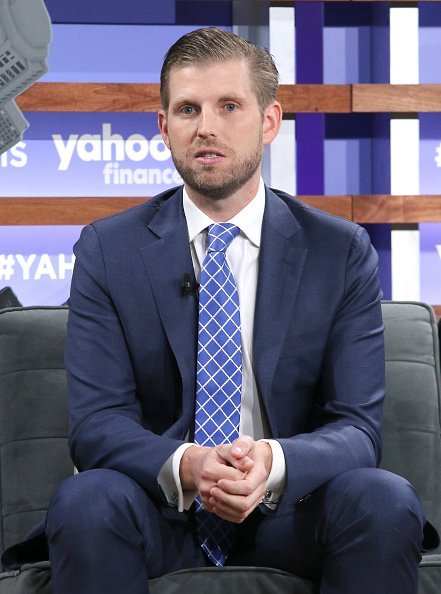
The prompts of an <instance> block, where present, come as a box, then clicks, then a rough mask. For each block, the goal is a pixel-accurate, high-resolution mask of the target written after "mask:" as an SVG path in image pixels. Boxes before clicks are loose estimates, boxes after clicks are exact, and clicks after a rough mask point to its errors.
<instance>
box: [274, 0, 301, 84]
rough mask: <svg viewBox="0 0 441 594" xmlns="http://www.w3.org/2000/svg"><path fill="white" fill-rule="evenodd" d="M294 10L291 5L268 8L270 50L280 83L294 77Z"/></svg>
mask: <svg viewBox="0 0 441 594" xmlns="http://www.w3.org/2000/svg"><path fill="white" fill-rule="evenodd" d="M295 31H296V30H295V10H294V8H293V7H288V6H287V7H283V6H282V7H280V6H272V7H271V8H270V31H269V38H270V52H271V53H272V55H273V56H274V59H275V61H276V66H277V69H278V71H279V74H280V83H281V84H286V85H289V84H292V83H295V82H296V79H295Z"/></svg>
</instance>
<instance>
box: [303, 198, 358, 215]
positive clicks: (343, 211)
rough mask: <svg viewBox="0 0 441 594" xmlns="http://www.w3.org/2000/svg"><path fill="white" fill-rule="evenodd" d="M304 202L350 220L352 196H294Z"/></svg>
mask: <svg viewBox="0 0 441 594" xmlns="http://www.w3.org/2000/svg"><path fill="white" fill-rule="evenodd" d="M296 198H298V199H299V200H301V201H302V202H303V203H304V204H307V205H308V206H313V207H314V208H319V209H320V210H324V211H326V212H329V213H330V214H333V215H337V216H339V217H343V218H345V219H349V220H352V216H353V214H352V201H353V199H352V196H296Z"/></svg>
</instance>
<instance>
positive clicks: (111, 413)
mask: <svg viewBox="0 0 441 594" xmlns="http://www.w3.org/2000/svg"><path fill="white" fill-rule="evenodd" d="M74 251H75V255H76V263H75V269H74V274H73V279H72V287H71V296H70V301H69V307H70V309H69V320H68V331H67V343H66V357H65V361H66V370H67V385H68V409H69V418H70V438H69V445H70V449H71V455H72V458H73V461H74V463H75V465H76V466H77V468H78V469H79V470H80V471H81V470H87V469H91V468H110V469H113V470H116V471H119V472H122V473H124V474H126V475H127V476H129V477H131V478H133V479H134V480H136V481H137V482H138V483H139V484H140V485H142V486H143V487H144V488H145V489H146V491H148V492H149V493H150V495H151V496H152V497H153V498H154V499H156V500H157V501H158V502H159V503H162V504H164V505H165V504H166V501H165V498H164V496H163V494H162V491H161V489H160V488H159V487H158V482H157V477H158V474H159V472H160V469H161V467H162V465H163V464H164V462H165V461H166V460H167V458H168V457H169V456H170V455H171V454H172V453H173V452H174V451H175V450H176V449H177V448H178V447H179V446H180V445H181V444H182V442H181V441H179V440H175V439H172V438H169V437H165V436H160V435H156V434H154V433H152V432H151V431H148V430H147V429H145V428H144V427H143V424H142V411H141V407H140V404H139V401H138V399H137V397H136V389H137V388H136V378H135V373H134V370H133V366H132V362H131V358H130V353H129V349H128V346H127V343H126V338H125V334H124V330H123V327H122V324H121V320H120V318H119V316H118V312H117V309H116V307H115V305H114V303H113V301H112V298H111V295H110V292H109V290H108V287H107V279H106V268H105V263H104V258H103V254H102V250H101V245H100V241H99V238H98V236H97V233H96V231H95V229H94V227H93V226H89V227H86V228H85V229H84V230H83V232H82V235H81V238H80V240H79V241H78V242H77V244H76V245H75V249H74Z"/></svg>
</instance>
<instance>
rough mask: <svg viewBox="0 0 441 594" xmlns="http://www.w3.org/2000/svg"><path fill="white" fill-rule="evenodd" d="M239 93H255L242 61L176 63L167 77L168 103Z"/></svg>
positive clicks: (248, 73)
mask: <svg viewBox="0 0 441 594" xmlns="http://www.w3.org/2000/svg"><path fill="white" fill-rule="evenodd" d="M216 94H217V95H219V96H225V95H228V94H239V95H242V94H243V95H244V96H248V97H250V95H252V96H254V90H253V85H252V80H251V75H250V69H249V66H248V64H247V63H246V62H245V61H243V60H227V61H224V62H210V63H207V64H204V63H202V64H195V65H192V66H176V67H174V68H172V70H171V71H170V76H169V95H170V102H173V101H174V100H176V99H177V98H178V97H182V96H186V95H189V96H194V95H216Z"/></svg>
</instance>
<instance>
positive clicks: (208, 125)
mask: <svg viewBox="0 0 441 594" xmlns="http://www.w3.org/2000/svg"><path fill="white" fill-rule="evenodd" d="M198 124H199V125H198V136H199V137H200V138H208V137H209V136H217V132H216V130H217V122H216V115H215V114H214V112H213V111H212V110H211V109H208V108H207V109H201V112H200V115H199V122H198Z"/></svg>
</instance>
